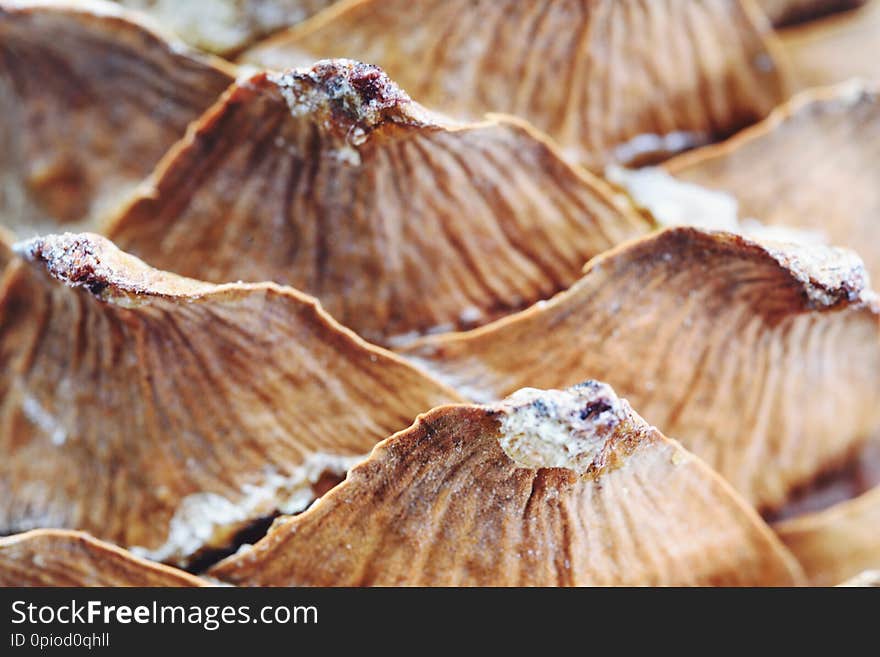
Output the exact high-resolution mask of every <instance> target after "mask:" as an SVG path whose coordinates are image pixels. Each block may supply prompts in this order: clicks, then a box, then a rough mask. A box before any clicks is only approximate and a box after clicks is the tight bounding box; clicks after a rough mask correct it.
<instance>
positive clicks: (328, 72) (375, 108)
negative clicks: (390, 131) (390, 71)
mask: <svg viewBox="0 0 880 657" xmlns="http://www.w3.org/2000/svg"><path fill="white" fill-rule="evenodd" d="M269 77H270V80H271V81H272V82H274V83H275V84H276V85H277V86H278V88H279V89H280V90H281V93H282V94H283V96H284V99H285V100H286V101H287V104H288V107H289V108H290V111H291V113H292V114H293V115H294V116H302V115H305V114H317V115H320V114H324V115H326V118H328V119H329V120H330V122H331V124H335V125H338V126H340V127H344V128H345V129H346V130H348V129H357V128H360V129H361V130H363V131H365V132H366V131H369V130H371V129H373V128H375V127H377V126H378V125H380V124H381V123H383V122H384V121H385V120H386V119H388V118H392V117H396V116H399V115H400V114H401V112H400V110H401V107H402V106H404V105H408V104H410V103H411V102H412V101H411V100H410V97H409V96H408V95H407V94H406V92H405V91H403V90H402V89H401V88H400V87H398V86H397V84H396V83H395V82H393V81H392V80H391V78H389V77H388V76H387V75H386V74H385V72H384V71H383V70H382V69H381V68H379V67H378V66H374V65H372V64H364V63H362V62H357V61H354V60H350V59H323V60H320V61H318V62H316V63H315V64H314V65H312V67H311V68H304V69H292V70H290V71H287V72H285V73H279V74H272V75H270V76H269Z"/></svg>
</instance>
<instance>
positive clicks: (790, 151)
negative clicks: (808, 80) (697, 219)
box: [664, 81, 880, 281]
mask: <svg viewBox="0 0 880 657" xmlns="http://www.w3.org/2000/svg"><path fill="white" fill-rule="evenodd" d="M664 166H665V167H666V169H667V170H668V171H669V172H670V173H671V174H672V175H674V176H675V177H676V178H678V179H680V180H683V181H686V182H689V183H695V184H697V185H701V186H703V187H708V188H711V189H715V190H720V191H725V192H728V193H730V194H732V195H733V196H734V197H735V198H736V199H737V201H738V203H739V213H740V216H741V217H751V218H755V219H757V220H759V221H760V222H762V223H763V224H765V225H770V226H784V227H787V228H803V229H807V230H810V231H813V232H814V233H817V234H818V235H820V236H821V237H823V238H824V239H825V240H827V241H828V242H829V243H831V244H836V245H839V246H846V247H849V248H851V249H853V250H855V251H857V252H858V254H859V255H860V256H861V258H862V259H863V260H864V261H865V264H866V266H867V268H868V271H869V272H870V274H871V278H872V280H874V281H880V244H878V241H877V239H876V235H877V232H878V228H880V185H878V184H877V169H878V167H880V81H878V82H877V83H870V84H869V83H865V82H858V81H851V82H846V83H842V84H840V85H837V86H833V87H828V88H822V89H816V90H811V91H808V92H803V93H802V94H799V95H798V96H796V97H795V98H793V99H792V100H791V101H790V102H789V103H786V104H785V105H782V106H781V107H779V108H778V109H777V110H775V111H774V112H773V113H772V114H771V115H770V116H769V117H768V118H767V119H766V120H765V121H763V122H761V123H759V124H757V125H755V126H752V127H751V128H749V129H748V130H745V131H743V132H741V133H740V134H738V135H737V136H735V137H733V138H732V139H730V140H728V141H727V142H724V143H722V144H717V145H715V146H708V147H706V148H703V149H698V150H696V151H692V152H690V153H688V154H686V155H681V156H679V157H677V158H674V159H672V160H670V161H668V162H666V164H665V165H664Z"/></svg>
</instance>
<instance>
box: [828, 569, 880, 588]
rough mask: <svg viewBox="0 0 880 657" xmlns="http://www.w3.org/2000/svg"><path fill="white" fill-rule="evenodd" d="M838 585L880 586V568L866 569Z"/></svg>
mask: <svg viewBox="0 0 880 657" xmlns="http://www.w3.org/2000/svg"><path fill="white" fill-rule="evenodd" d="M838 586H848V587H854V586H871V587H874V586H878V587H880V570H866V571H865V572H863V573H860V574H859V575H856V576H855V577H853V578H852V579H849V580H847V581H845V582H844V583H843V584H838Z"/></svg>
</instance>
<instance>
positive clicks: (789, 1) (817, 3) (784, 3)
mask: <svg viewBox="0 0 880 657" xmlns="http://www.w3.org/2000/svg"><path fill="white" fill-rule="evenodd" d="M865 2H867V0H757V4H758V6H759V7H760V8H761V9H762V10H763V12H764V13H765V14H766V15H767V17H768V18H769V19H770V21H771V22H772V23H773V24H774V25H776V26H779V25H788V24H789V23H798V22H801V21H806V20H810V19H814V18H817V17H819V16H823V15H825V14H831V13H834V12H837V11H843V10H845V9H852V8H853V7H859V6H861V5H863V4H865Z"/></svg>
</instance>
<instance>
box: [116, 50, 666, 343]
mask: <svg viewBox="0 0 880 657" xmlns="http://www.w3.org/2000/svg"><path fill="white" fill-rule="evenodd" d="M649 228H650V226H649V224H648V222H647V221H645V220H644V219H642V218H641V217H640V216H638V215H636V214H634V213H632V212H631V211H629V210H627V209H625V208H624V207H622V206H619V205H618V204H617V202H615V200H614V198H613V192H612V191H611V190H610V189H609V188H608V187H607V186H606V185H605V184H604V183H602V182H601V181H600V180H599V179H597V178H595V177H593V176H592V175H590V174H589V173H587V172H586V171H583V170H581V169H575V168H573V167H571V166H569V165H568V164H566V163H565V162H564V161H562V160H561V158H560V157H559V156H558V155H557V153H556V151H555V150H554V148H553V147H552V146H550V145H548V144H547V143H546V142H545V141H544V140H543V138H541V137H539V136H537V135H536V134H535V133H533V131H531V130H530V129H529V128H528V127H527V126H525V125H523V124H521V123H520V122H515V121H512V120H509V119H505V118H493V119H491V120H488V121H486V122H483V123H479V124H472V125H458V124H450V123H449V122H448V121H447V120H445V119H442V118H439V117H436V116H433V115H429V114H428V113H427V112H426V111H425V110H424V109H423V108H422V107H420V106H419V105H418V104H416V103H414V102H412V101H411V100H410V99H409V97H408V96H407V95H406V94H405V93H404V92H403V91H401V90H400V89H399V88H398V87H397V86H396V85H395V84H394V83H393V82H392V81H391V80H389V79H388V77H387V76H386V75H385V74H384V73H382V71H381V70H380V69H378V68H376V67H374V66H366V65H363V64H358V63H355V62H350V61H345V60H342V61H340V60H336V61H328V62H321V63H319V64H317V65H316V66H315V67H314V68H311V69H302V70H296V71H291V72H289V73H287V74H284V75H266V74H258V75H255V76H253V77H251V78H249V79H246V80H243V81H241V82H239V83H238V84H237V85H236V86H235V87H233V88H232V89H231V90H230V91H229V93H228V94H227V95H226V96H224V98H223V100H222V101H221V102H220V103H218V105H217V106H216V107H214V108H213V109H212V110H211V111H210V112H209V113H208V115H206V116H205V117H204V118H203V119H202V120H201V121H200V123H198V124H197V126H196V127H195V129H194V130H193V131H191V133H190V134H189V136H188V137H187V139H186V140H185V141H184V142H181V143H180V144H179V146H178V147H177V149H176V151H175V152H174V153H172V154H171V155H170V156H169V157H168V158H167V159H166V160H165V161H164V162H163V165H162V167H161V168H160V170H159V171H158V172H157V174H156V176H155V177H154V178H153V180H152V181H151V184H150V186H149V189H146V190H145V191H144V193H143V194H142V195H141V196H140V197H139V198H137V199H135V200H134V201H133V202H132V204H131V205H129V206H128V207H127V208H126V209H124V210H123V211H122V213H121V214H120V216H119V217H118V218H117V219H116V220H115V221H114V222H112V224H111V225H110V226H109V227H108V234H109V236H110V237H111V239H113V240H114V241H115V242H116V243H117V244H119V246H120V247H121V248H123V249H126V250H128V251H131V252H132V253H135V254H137V255H139V256H140V257H142V258H144V259H145V260H146V261H147V262H149V263H150V264H151V265H154V266H156V267H160V268H163V269H169V270H173V271H176V272H178V273H181V274H184V275H187V276H193V277H195V278H200V279H204V280H212V281H217V282H224V281H230V280H250V281H263V280H272V281H277V282H280V283H287V284H290V285H293V286H294V287H297V288H298V289H301V290H303V291H305V292H308V293H310V294H314V295H315V296H317V297H318V298H319V299H320V300H321V303H322V304H323V305H324V307H325V308H326V309H327V311H328V312H329V313H330V314H331V315H333V317H335V318H336V319H338V320H339V321H340V322H342V323H343V324H345V325H346V326H349V327H351V328H352V329H354V330H355V331H357V332H358V333H360V334H361V335H363V336H364V337H366V338H368V339H370V340H373V341H376V342H385V341H387V340H388V339H389V338H391V337H394V336H400V335H405V334H414V333H423V332H425V331H427V330H430V329H434V330H436V329H438V328H445V329H446V330H450V329H452V328H456V327H458V328H469V327H472V326H474V325H478V324H484V323H486V322H487V321H490V320H492V319H495V318H497V317H498V316H499V315H501V314H504V313H509V312H511V311H514V310H519V309H521V308H523V307H525V306H527V305H529V304H531V303H533V302H535V301H537V300H539V299H543V298H547V297H549V296H551V295H553V294H554V293H556V292H558V291H559V290H561V289H564V288H566V287H567V286H568V285H570V284H571V283H572V282H574V281H575V280H577V278H578V277H579V275H580V271H581V268H582V267H583V264H584V263H585V262H586V261H587V260H589V258H591V257H592V256H594V255H596V254H598V253H600V252H602V251H604V250H605V249H608V248H610V247H611V246H613V245H615V244H617V243H618V242H621V241H623V240H625V239H627V238H630V237H634V236H636V235H639V234H643V233H645V232H647V231H648V230H649Z"/></svg>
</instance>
